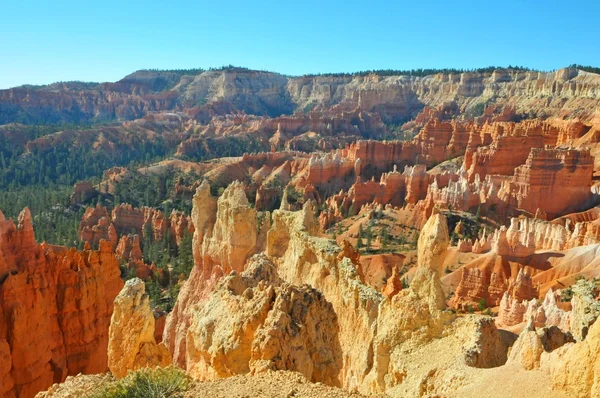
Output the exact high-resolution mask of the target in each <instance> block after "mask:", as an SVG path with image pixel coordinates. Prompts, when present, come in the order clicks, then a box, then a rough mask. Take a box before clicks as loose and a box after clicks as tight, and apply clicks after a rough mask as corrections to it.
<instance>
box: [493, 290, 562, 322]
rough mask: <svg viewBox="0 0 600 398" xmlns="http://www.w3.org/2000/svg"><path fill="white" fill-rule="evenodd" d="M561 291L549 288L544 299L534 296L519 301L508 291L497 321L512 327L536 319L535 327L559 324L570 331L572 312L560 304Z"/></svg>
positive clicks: (503, 298) (503, 297) (501, 302)
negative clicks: (540, 299)
mask: <svg viewBox="0 0 600 398" xmlns="http://www.w3.org/2000/svg"><path fill="white" fill-rule="evenodd" d="M559 301H560V291H558V292H554V291H553V290H552V289H549V290H548V291H547V292H546V296H545V297H544V300H543V301H541V302H540V301H539V300H538V299H536V298H534V299H531V300H523V301H519V299H517V298H514V297H512V296H511V294H510V293H509V292H508V291H507V292H505V293H504V295H503V296H502V301H500V308H499V310H498V317H497V318H496V323H497V324H498V325H499V326H502V327H510V326H514V325H518V324H521V323H523V322H526V321H528V320H529V319H530V318H533V320H534V322H535V323H534V326H535V327H540V328H541V327H546V326H557V327H558V328H560V329H561V330H563V331H565V332H568V331H570V330H571V312H569V311H565V309H564V308H561V307H560V306H559V305H558V302H559Z"/></svg>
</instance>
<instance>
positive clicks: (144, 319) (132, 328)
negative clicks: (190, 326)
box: [108, 278, 171, 378]
mask: <svg viewBox="0 0 600 398" xmlns="http://www.w3.org/2000/svg"><path fill="white" fill-rule="evenodd" d="M114 305H115V307H114V312H113V314H112V317H111V320H110V329H109V333H108V368H109V369H110V372H111V373H112V374H113V375H114V376H115V377H119V378H120V377H124V376H126V375H127V373H128V372H129V371H133V370H136V369H140V368H144V367H157V366H160V367H164V366H168V365H169V364H170V363H171V354H170V353H169V351H168V350H167V348H166V347H165V346H164V345H163V344H157V343H156V341H155V339H154V315H153V314H152V311H151V310H150V303H149V299H148V295H147V294H146V290H145V285H144V282H143V281H142V280H141V279H139V278H133V279H130V280H128V281H127V282H126V283H125V286H124V287H123V290H121V292H120V293H119V295H118V296H117V297H116V298H115V304H114Z"/></svg>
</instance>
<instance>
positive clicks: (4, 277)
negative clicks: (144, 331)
mask: <svg viewBox="0 0 600 398" xmlns="http://www.w3.org/2000/svg"><path fill="white" fill-rule="evenodd" d="M0 253H1V255H0V380H2V383H0V395H2V396H7V397H12V396H19V397H32V396H34V395H35V393H36V392H38V391H41V390H44V389H46V388H47V387H49V386H50V385H52V384H53V383H56V382H61V381H63V380H64V379H65V378H66V377H67V375H75V374H78V373H97V372H104V371H106V370H107V354H106V349H107V344H108V326H109V321H110V317H111V314H112V312H113V300H114V298H115V297H116V295H117V294H118V291H119V290H120V288H121V286H123V282H122V281H121V279H120V271H119V263H118V261H117V259H116V258H115V256H114V254H113V252H112V248H111V244H110V243H109V242H107V241H100V242H99V250H84V251H76V250H75V249H67V248H65V247H59V246H51V245H47V244H45V243H43V244H40V245H38V244H37V243H36V241H35V236H34V232H33V226H32V223H31V215H30V213H29V210H27V209H25V210H24V211H23V212H22V213H21V215H20V216H19V222H18V225H15V224H14V223H13V221H12V220H6V219H5V218H4V216H2V215H0ZM33 348H35V349H33Z"/></svg>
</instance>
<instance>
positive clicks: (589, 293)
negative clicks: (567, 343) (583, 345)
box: [571, 279, 600, 341]
mask: <svg viewBox="0 0 600 398" xmlns="http://www.w3.org/2000/svg"><path fill="white" fill-rule="evenodd" d="M572 289H573V298H572V300H571V305H572V306H573V311H572V315H571V332H572V333H573V337H575V340H577V341H582V340H584V339H585V337H586V335H587V333H588V330H589V327H590V325H592V323H594V322H595V321H596V319H597V318H598V316H600V302H598V301H596V296H597V288H596V286H595V284H594V283H593V282H591V281H588V280H585V279H581V280H579V281H577V283H575V284H574V285H573V286H572Z"/></svg>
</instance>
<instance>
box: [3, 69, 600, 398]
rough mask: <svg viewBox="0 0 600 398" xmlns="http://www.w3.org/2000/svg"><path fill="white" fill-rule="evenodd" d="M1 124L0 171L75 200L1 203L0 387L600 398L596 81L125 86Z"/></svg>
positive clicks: (440, 78) (240, 75)
mask: <svg viewBox="0 0 600 398" xmlns="http://www.w3.org/2000/svg"><path fill="white" fill-rule="evenodd" d="M0 115H1V116H0V123H6V124H4V125H0V136H2V137H3V138H6V142H10V147H7V148H4V147H3V148H4V149H6V151H4V152H3V151H0V152H1V153H2V159H3V160H2V161H3V162H4V163H7V162H9V163H7V164H9V165H10V167H6V169H7V170H8V169H9V168H10V170H9V171H5V172H4V174H2V175H0V177H2V176H4V177H5V178H6V179H8V180H10V179H11V178H13V177H14V179H17V180H18V181H25V180H27V178H28V177H27V175H26V174H24V173H25V172H26V169H27V167H26V166H27V165H31V164H32V163H31V162H36V161H38V163H37V164H38V165H39V166H40V168H42V169H43V168H44V167H48V168H55V169H56V171H57V175H58V177H56V176H54V175H46V176H44V175H43V173H42V172H39V173H38V174H39V175H40V176H41V177H40V178H39V179H38V180H35V181H36V184H38V185H35V184H32V186H33V187H34V189H40V190H41V189H46V188H47V189H56V187H57V186H58V185H52V184H55V183H57V184H58V183H60V184H63V185H65V181H66V182H67V185H71V186H72V188H69V189H68V191H69V194H68V195H67V196H62V197H61V198H62V199H61V201H58V200H55V201H54V202H53V203H48V204H39V203H35V207H34V206H33V204H32V207H31V208H32V211H33V212H32V211H30V210H29V209H28V208H25V209H24V210H22V208H21V209H19V211H21V210H22V211H21V212H20V213H19V214H18V215H15V213H14V206H13V204H12V203H11V202H10V201H9V200H4V201H3V202H2V206H5V207H8V208H10V212H11V215H12V217H13V218H14V219H15V221H13V220H12V219H10V217H5V216H4V215H3V214H2V213H0V379H1V380H2V383H1V384H0V397H11V398H12V397H24V398H27V397H33V396H35V395H36V394H38V393H39V396H69V394H76V393H75V392H74V391H77V389H78V388H83V390H85V391H92V390H94V389H96V387H97V388H100V387H101V385H105V386H110V385H113V384H114V383H117V384H118V383H119V382H120V381H122V380H129V379H128V378H129V377H133V376H132V375H136V374H141V373H139V372H145V371H147V370H148V368H150V369H156V368H159V369H160V368H164V369H179V370H178V371H181V372H184V373H183V374H185V377H189V378H190V380H192V379H193V380H195V383H196V384H195V385H194V387H193V388H191V389H190V391H189V394H194V391H196V392H197V393H198V394H200V392H199V391H203V389H205V388H206V389H210V388H234V387H231V386H233V385H238V384H236V383H239V384H246V385H253V383H255V382H256V383H263V382H264V378H268V377H271V378H272V379H273V380H275V381H277V382H278V383H279V382H281V383H282V384H285V385H286V386H288V385H289V384H290V383H291V384H293V385H294V387H290V388H294V389H302V388H304V387H298V386H299V385H303V384H304V385H306V386H309V387H307V388H308V389H313V388H315V389H319V388H322V389H323V390H322V391H326V390H327V391H329V392H331V393H332V394H333V393H335V394H340V396H347V395H348V396H349V395H350V394H355V395H357V396H361V395H362V396H374V397H375V396H391V397H400V396H402V397H405V396H406V397H427V396H429V397H431V396H437V397H458V396H460V397H476V396H480V394H481V392H482V391H485V392H486V393H487V394H488V396H490V397H500V396H516V395H523V394H525V395H527V396H532V397H542V396H543V397H567V396H574V397H588V396H595V395H597V394H598V393H599V391H600V384H599V383H598V380H597V379H598V377H597V376H598V375H597V373H598V371H597V368H598V366H600V359H599V358H598V355H596V351H597V348H598V347H597V346H598V341H600V340H599V338H600V332H599V331H600V321H597V320H596V319H597V317H598V316H599V315H600V301H599V300H598V298H599V297H600V287H599V284H598V278H600V262H599V261H598V258H599V254H600V227H599V225H600V196H599V195H600V185H599V184H598V176H599V174H598V173H599V172H600V158H599V156H600V151H599V150H598V148H600V146H599V144H600V134H599V133H600V75H597V74H595V73H592V72H589V71H585V70H581V69H576V68H564V69H560V70H557V71H554V72H536V71H529V70H521V69H509V68H506V69H496V70H493V71H479V72H477V71H475V72H461V73H433V74H430V75H427V76H416V75H409V74H399V75H394V74H392V75H390V74H378V73H370V74H354V75H322V76H302V77H289V76H284V75H279V74H276V73H270V72H261V71H252V70H247V69H243V68H224V69H222V70H210V71H188V72H185V71H138V72H135V73H133V74H131V75H129V76H127V77H125V78H124V79H122V80H121V81H119V82H116V83H101V84H95V83H89V84H87V83H77V82H71V83H69V82H67V83H57V84H53V85H49V86H41V87H33V86H23V87H16V88H13V89H9V90H0ZM17 116H18V117H17ZM56 121H61V122H73V123H75V124H76V126H75V127H74V128H68V129H59V131H54V130H52V131H50V130H49V131H46V130H44V129H42V128H41V127H38V128H39V130H35V129H34V130H31V127H30V126H31V125H37V124H39V125H42V124H43V123H50V122H56ZM84 121H85V123H92V124H93V125H91V126H84ZM100 122H102V123H100ZM77 123H79V124H80V125H79V126H77ZM47 132H48V134H46V133H47ZM61 151H67V152H61ZM4 153H7V154H8V155H4ZM62 153H70V154H72V156H73V158H75V156H80V157H79V158H77V159H80V160H77V161H76V162H80V163H81V164H82V168H81V169H82V170H92V171H90V172H89V173H88V174H85V178H79V176H80V174H77V173H76V172H75V171H74V168H73V166H64V167H63V166H61V165H60V164H59V163H58V161H57V160H56V159H57V158H60V155H61V154H62ZM7 159H8V160H7ZM3 167H4V166H3ZM13 169H14V171H13ZM16 170H20V171H18V172H17V171H16ZM35 170H38V169H35ZM10 173H14V175H13V174H10ZM19 173H20V174H19ZM36 173H37V172H36ZM86 173H87V171H86ZM17 174H18V175H17ZM81 175H83V174H81ZM4 177H3V178H4ZM55 177H56V179H55V180H53V178H55ZM67 177H69V178H68V179H67ZM36 178H37V177H36ZM2 181H4V180H2ZM40 181H45V182H44V183H40ZM43 184H47V185H43ZM60 184H59V185H60ZM3 186H4V187H5V189H6V190H7V191H8V192H9V193H10V192H17V191H18V189H17V188H15V184H8V183H7V184H5V185H3ZM53 198H54V197H53ZM53 200H54V199H53ZM14 202H15V203H19V204H20V203H21V202H22V200H21V199H19V201H17V200H15V201H14ZM32 203H33V202H32ZM40 209H41V210H40ZM61 217H63V218H64V219H68V224H66V223H62V224H61V222H59V221H60V220H61V219H63V218H61ZM48 225H50V227H48ZM65 225H67V226H65ZM34 228H35V230H36V231H39V232H38V233H34ZM48 229H50V230H51V231H53V232H52V233H49V232H48ZM42 232H43V234H42ZM36 236H38V237H39V236H43V237H50V238H49V239H50V240H49V242H43V241H42V240H43V239H40V240H39V241H38V239H36ZM58 238H60V239H63V241H64V242H65V244H64V245H63V244H61V245H57V244H54V243H56V241H51V240H52V239H58ZM63 241H61V242H63ZM32 347H36V349H35V350H33V349H32ZM80 374H81V375H80ZM93 375H96V376H93ZM269 375H271V376H269ZM283 380H287V381H290V383H287V382H284V381H283ZM87 383H89V386H96V387H93V388H92V387H86V385H87ZM94 383H96V384H94ZM228 383H230V384H228ZM286 383H287V384H286ZM218 386H225V387H218ZM226 386H230V387H226ZM265 388H268V387H265ZM286 388H287V387H286ZM69 389H73V390H72V391H71V390H69ZM83 390H82V391H83ZM65 391H66V392H65ZM286 393H287V391H286ZM61 394H66V395H61ZM267 394H271V395H273V396H276V393H275V392H273V391H270V392H268V393H267ZM90 396H92V395H90ZM190 396H194V395H190Z"/></svg>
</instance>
